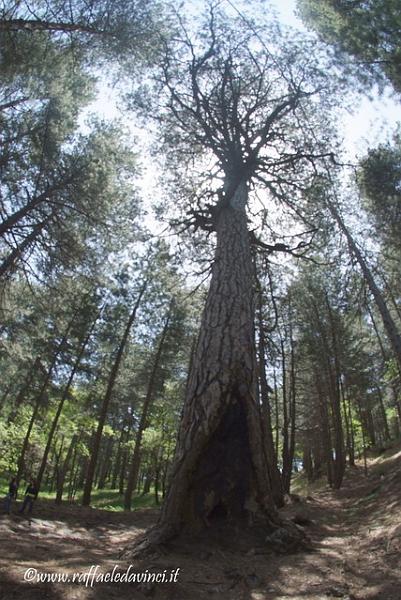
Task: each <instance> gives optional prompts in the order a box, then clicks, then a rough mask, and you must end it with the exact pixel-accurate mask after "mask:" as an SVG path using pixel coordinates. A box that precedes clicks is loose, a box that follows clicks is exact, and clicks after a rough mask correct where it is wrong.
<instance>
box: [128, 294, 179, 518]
mask: <svg viewBox="0 0 401 600" xmlns="http://www.w3.org/2000/svg"><path fill="white" fill-rule="evenodd" d="M172 310H173V308H172V306H170V308H169V312H168V314H167V317H166V320H165V322H164V326H163V331H162V333H161V336H160V340H159V344H158V347H157V351H156V354H155V357H154V360H153V367H152V371H151V373H150V378H149V383H148V389H147V391H146V397H145V400H144V402H143V406H142V414H141V419H140V421H139V425H138V430H137V432H136V437H135V446H134V453H133V456H132V463H131V467H130V470H129V474H128V480H127V487H126V490H125V498H124V508H125V510H131V502H132V493H133V491H134V489H135V487H136V484H137V478H138V472H139V465H140V460H141V448H142V436H143V432H144V431H145V429H146V423H147V420H148V413H149V409H150V407H151V403H152V400H153V394H154V389H155V385H156V376H157V372H158V370H159V367H160V360H161V358H162V354H163V350H164V343H165V341H166V336H167V332H168V328H169V325H170V320H171V312H172Z"/></svg>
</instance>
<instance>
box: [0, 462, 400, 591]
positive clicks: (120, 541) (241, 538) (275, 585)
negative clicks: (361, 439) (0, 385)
mask: <svg viewBox="0 0 401 600" xmlns="http://www.w3.org/2000/svg"><path fill="white" fill-rule="evenodd" d="M400 466H401V452H400V451H398V452H396V453H395V454H393V455H392V456H389V457H388V458H384V459H377V460H376V461H371V464H370V468H369V476H368V477H367V478H366V477H365V476H364V475H363V471H362V469H361V468H360V467H356V468H355V469H352V470H349V472H348V474H347V476H346V478H345V481H344V486H343V488H342V489H341V490H339V491H332V490H329V489H328V488H322V489H319V490H318V491H316V492H314V493H313V496H312V497H308V498H305V499H303V501H302V502H300V503H294V504H291V505H288V506H287V507H286V508H285V509H283V514H285V515H286V516H287V517H289V518H293V519H294V518H295V519H296V520H297V521H300V522H303V523H304V529H305V533H306V534H307V536H308V538H309V540H310V542H309V544H308V546H309V547H308V549H307V550H302V551H300V552H296V553H293V554H278V553H277V552H272V551H271V550H270V549H269V547H268V545H267V544H263V543H262V544H261V539H263V532H259V534H260V533H261V534H262V535H258V536H253V535H251V534H250V533H247V532H244V531H238V532H237V533H235V532H233V534H232V535H231V536H230V537H227V536H226V535H225V536H224V535H221V536H220V537H219V532H220V531H221V530H219V526H218V525H217V526H216V527H215V528H214V531H213V535H209V536H208V537H205V536H203V538H202V537H200V538H198V539H196V540H195V539H187V540H180V541H179V542H176V543H171V544H170V545H169V546H168V547H166V548H165V550H164V552H163V553H159V554H158V555H157V556H154V557H152V558H151V559H146V560H145V559H143V560H142V561H141V560H132V561H127V560H120V559H119V553H120V551H121V550H122V549H123V548H124V547H126V546H127V545H129V544H130V543H132V540H133V539H134V538H135V537H136V536H138V535H140V534H141V533H143V532H144V531H145V530H146V528H148V527H149V526H151V525H152V524H153V523H154V522H155V520H156V518H157V511H155V510H151V509H144V510H141V511H137V512H134V513H131V514H124V513H112V512H107V511H101V510H94V509H86V508H82V507H79V506H73V505H63V506H62V507H56V506H55V505H54V504H53V503H51V502H44V501H42V502H41V501H38V503H37V505H36V506H35V509H34V515H33V518H32V519H30V520H29V519H27V518H26V517H19V516H17V515H15V514H14V515H11V516H7V515H1V517H0V599H1V600H14V599H15V600H17V599H24V600H25V599H28V600H94V599H96V600H113V599H117V598H119V599H121V600H145V599H146V598H154V599H155V600H162V599H163V600H164V599H165V600H198V599H199V600H203V599H212V600H213V599H214V598H216V599H217V598H218V599H219V600H220V599H223V600H225V599H227V600H237V599H238V600H240V599H241V600H242V599H244V600H245V599H246V600H326V599H332V598H342V599H343V600H346V599H348V600H373V599H375V600H401V558H400V557H401V469H400ZM129 564H131V565H132V567H131V569H132V572H144V571H145V570H146V569H148V570H149V571H150V572H163V571H166V573H167V574H169V573H170V572H172V571H173V570H175V569H177V568H179V569H180V571H179V573H178V581H177V582H176V583H174V582H173V583H156V584H137V583H121V584H117V583H113V584H111V583H104V582H103V583H100V582H99V583H96V582H95V583H94V585H93V587H91V586H90V585H85V583H84V582H83V581H82V580H81V582H75V583H72V582H70V583H54V582H53V583H49V582H45V583H43V582H38V581H32V582H27V581H24V573H25V572H26V570H27V569H28V568H31V569H37V571H38V572H41V573H64V574H67V575H70V576H72V574H73V573H82V574H83V573H85V572H88V571H89V569H90V567H91V566H92V565H93V566H94V565H99V567H98V570H97V571H96V574H97V573H100V572H102V573H106V572H111V571H112V569H113V568H114V567H115V565H118V567H117V569H118V571H119V572H124V571H125V570H126V569H127V568H128V565H129ZM92 572H93V567H92Z"/></svg>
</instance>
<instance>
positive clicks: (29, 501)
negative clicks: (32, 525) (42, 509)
mask: <svg viewBox="0 0 401 600" xmlns="http://www.w3.org/2000/svg"><path fill="white" fill-rule="evenodd" d="M37 495H38V489H37V486H36V482H35V481H34V480H32V481H30V482H29V483H28V487H27V488H26V490H25V498H24V502H23V503H22V506H21V508H20V511H19V512H20V514H22V513H23V512H24V511H25V509H26V507H28V514H31V512H32V508H33V501H34V500H35V498H36V496H37Z"/></svg>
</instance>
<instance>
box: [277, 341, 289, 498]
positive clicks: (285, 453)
mask: <svg viewBox="0 0 401 600" xmlns="http://www.w3.org/2000/svg"><path fill="white" fill-rule="evenodd" d="M280 348H281V364H282V369H281V370H282V378H283V381H282V392H283V428H282V436H283V448H282V461H283V470H282V473H281V477H282V481H283V492H284V493H285V494H288V493H289V491H290V481H291V458H290V448H289V437H290V434H289V429H290V427H289V415H288V412H289V411H288V398H287V396H288V391H287V360H286V356H285V347H284V341H283V339H282V337H281V335H280Z"/></svg>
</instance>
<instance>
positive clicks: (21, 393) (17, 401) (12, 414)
mask: <svg viewBox="0 0 401 600" xmlns="http://www.w3.org/2000/svg"><path fill="white" fill-rule="evenodd" d="M39 368H40V359H39V357H37V358H36V360H35V362H34V363H33V364H32V367H31V368H30V369H29V370H28V373H27V374H26V377H25V380H24V383H23V384H22V386H21V388H20V390H19V392H18V396H17V397H16V399H15V403H14V406H13V409H12V411H11V412H10V414H9V416H8V419H7V422H8V423H12V422H13V421H14V420H15V418H16V416H17V413H18V409H19V407H20V406H21V404H22V403H23V401H24V399H25V396H26V395H27V392H28V390H29V388H30V387H31V385H32V382H33V379H34V376H35V374H36V372H37V371H38V369H39Z"/></svg>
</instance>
